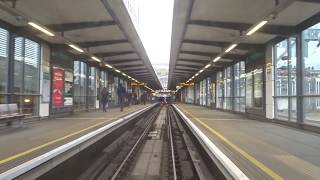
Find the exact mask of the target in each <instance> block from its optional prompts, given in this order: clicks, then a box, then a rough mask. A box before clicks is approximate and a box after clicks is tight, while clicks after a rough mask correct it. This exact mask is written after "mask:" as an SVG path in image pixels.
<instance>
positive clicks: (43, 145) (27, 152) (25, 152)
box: [0, 110, 136, 165]
mask: <svg viewBox="0 0 320 180" xmlns="http://www.w3.org/2000/svg"><path fill="white" fill-rule="evenodd" d="M134 111H136V110H132V111H128V113H127V114H130V113H132V112H134ZM124 115H126V114H120V115H118V116H116V117H114V118H111V119H110V118H109V119H108V120H106V121H103V122H99V123H97V124H94V125H91V126H89V127H86V128H84V129H81V130H79V131H76V132H73V133H71V134H68V135H66V136H63V137H60V138H58V139H55V140H52V141H49V142H47V143H45V144H42V145H40V146H36V147H34V148H31V149H29V150H26V151H24V152H21V153H18V154H16V155H13V156H10V157H7V158H5V159H2V160H0V165H2V164H4V163H7V162H10V161H13V160H15V159H18V158H20V157H22V156H25V155H28V154H31V153H33V152H35V151H37V150H40V149H43V148H45V147H48V146H50V145H52V144H55V143H57V142H60V141H63V140H65V139H67V138H70V137H72V136H75V135H77V134H80V133H82V132H84V131H87V130H89V129H93V128H95V127H98V126H100V125H102V124H104V123H106V122H109V121H112V120H114V119H118V118H120V117H121V116H124Z"/></svg>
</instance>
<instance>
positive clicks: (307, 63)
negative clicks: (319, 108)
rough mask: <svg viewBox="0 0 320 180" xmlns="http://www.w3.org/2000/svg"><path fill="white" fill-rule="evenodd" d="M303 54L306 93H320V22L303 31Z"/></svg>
mask: <svg viewBox="0 0 320 180" xmlns="http://www.w3.org/2000/svg"><path fill="white" fill-rule="evenodd" d="M302 56H303V63H304V81H303V82H304V94H305V95H320V93H319V91H318V87H317V82H319V81H320V23H318V24H316V25H314V26H312V27H310V28H308V29H306V30H304V31H303V32H302Z"/></svg>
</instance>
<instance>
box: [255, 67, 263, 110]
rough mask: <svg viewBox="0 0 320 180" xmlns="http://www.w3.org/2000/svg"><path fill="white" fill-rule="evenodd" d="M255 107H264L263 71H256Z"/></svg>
mask: <svg viewBox="0 0 320 180" xmlns="http://www.w3.org/2000/svg"><path fill="white" fill-rule="evenodd" d="M253 79H254V93H253V95H254V106H255V107H262V104H263V102H262V101H263V80H262V79H263V70H262V69H256V70H255V71H254V77H253Z"/></svg>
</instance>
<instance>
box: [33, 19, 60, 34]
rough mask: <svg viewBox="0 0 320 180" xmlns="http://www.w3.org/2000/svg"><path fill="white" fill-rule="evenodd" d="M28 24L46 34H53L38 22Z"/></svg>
mask: <svg viewBox="0 0 320 180" xmlns="http://www.w3.org/2000/svg"><path fill="white" fill-rule="evenodd" d="M28 24H29V25H30V26H32V27H33V28H35V29H37V30H39V31H41V32H43V33H45V34H46V35H48V36H55V35H54V33H53V32H51V31H49V30H48V29H46V28H45V27H42V26H41V25H39V24H36V23H35V22H31V21H30V22H28Z"/></svg>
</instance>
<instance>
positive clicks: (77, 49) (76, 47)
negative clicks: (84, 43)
mask: <svg viewBox="0 0 320 180" xmlns="http://www.w3.org/2000/svg"><path fill="white" fill-rule="evenodd" d="M68 45H69V46H70V47H72V48H73V49H75V50H76V51H78V52H81V53H83V52H84V51H83V50H82V49H81V48H79V47H78V46H76V45H74V44H68Z"/></svg>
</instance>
